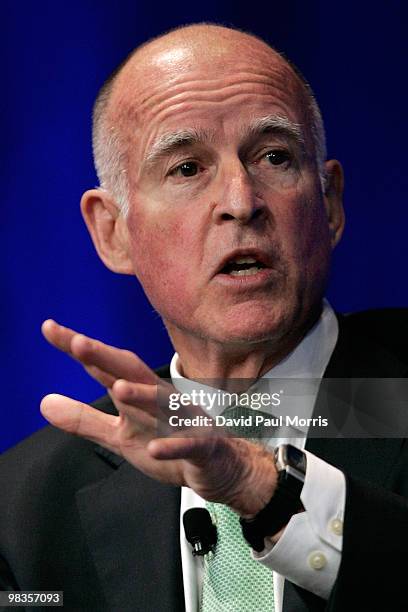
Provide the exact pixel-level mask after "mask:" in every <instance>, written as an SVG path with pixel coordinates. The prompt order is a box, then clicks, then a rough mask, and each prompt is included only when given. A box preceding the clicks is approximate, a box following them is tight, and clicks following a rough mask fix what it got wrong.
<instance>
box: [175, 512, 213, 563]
mask: <svg viewBox="0 0 408 612" xmlns="http://www.w3.org/2000/svg"><path fill="white" fill-rule="evenodd" d="M183 525H184V532H185V534H186V538H187V540H188V541H189V542H190V544H191V546H192V547H193V551H192V552H193V555H194V556H196V555H200V556H202V555H206V554H207V553H209V552H210V551H213V550H214V548H215V545H216V543H217V528H216V526H215V525H214V524H213V522H212V520H211V516H210V513H209V512H208V510H206V509H205V508H190V510H186V512H185V513H184V514H183Z"/></svg>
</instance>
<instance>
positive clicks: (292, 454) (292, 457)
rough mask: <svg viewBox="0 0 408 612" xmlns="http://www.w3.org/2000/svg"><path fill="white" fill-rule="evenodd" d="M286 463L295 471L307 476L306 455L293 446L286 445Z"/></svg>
mask: <svg viewBox="0 0 408 612" xmlns="http://www.w3.org/2000/svg"><path fill="white" fill-rule="evenodd" d="M286 461H287V463H288V464H289V465H290V466H291V467H293V468H295V470H298V471H299V472H302V474H306V455H305V453H304V452H303V451H301V450H299V449H298V448H296V447H295V446H292V445H291V444H287V445H286Z"/></svg>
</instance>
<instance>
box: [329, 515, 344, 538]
mask: <svg viewBox="0 0 408 612" xmlns="http://www.w3.org/2000/svg"><path fill="white" fill-rule="evenodd" d="M330 529H331V531H332V532H333V533H335V534H336V535H338V536H341V535H343V521H342V520H341V519H339V518H334V519H333V520H331V521H330Z"/></svg>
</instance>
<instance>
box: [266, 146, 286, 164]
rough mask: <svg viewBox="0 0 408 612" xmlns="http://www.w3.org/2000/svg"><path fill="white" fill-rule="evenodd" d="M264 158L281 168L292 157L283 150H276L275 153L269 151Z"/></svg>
mask: <svg viewBox="0 0 408 612" xmlns="http://www.w3.org/2000/svg"><path fill="white" fill-rule="evenodd" d="M264 157H265V158H266V159H267V160H268V162H269V163H270V164H272V166H280V165H281V164H284V163H285V162H287V161H290V155H289V153H288V151H284V150H282V149H275V150H273V151H268V152H267V153H265V155H264Z"/></svg>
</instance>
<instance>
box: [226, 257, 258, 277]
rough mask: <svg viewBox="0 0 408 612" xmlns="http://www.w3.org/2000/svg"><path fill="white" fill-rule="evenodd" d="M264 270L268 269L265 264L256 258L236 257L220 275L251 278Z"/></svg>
mask: <svg viewBox="0 0 408 612" xmlns="http://www.w3.org/2000/svg"><path fill="white" fill-rule="evenodd" d="M264 268H266V266H265V264H263V263H262V262H261V261H259V260H258V259H256V258H255V257H236V258H235V259H232V260H231V261H229V262H227V263H226V264H225V266H224V267H223V268H222V269H221V270H220V272H219V273H220V274H228V275H229V276H251V275H253V274H257V273H258V272H259V270H263V269H264Z"/></svg>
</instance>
